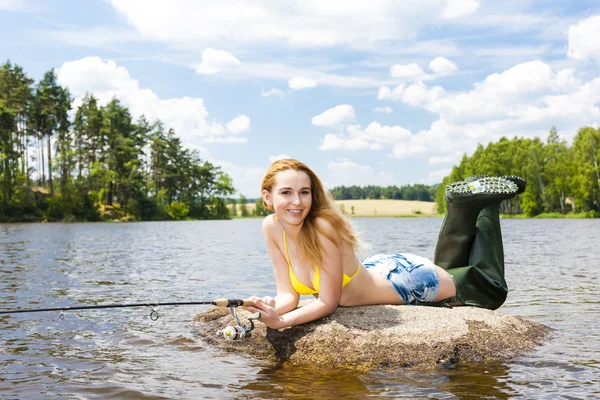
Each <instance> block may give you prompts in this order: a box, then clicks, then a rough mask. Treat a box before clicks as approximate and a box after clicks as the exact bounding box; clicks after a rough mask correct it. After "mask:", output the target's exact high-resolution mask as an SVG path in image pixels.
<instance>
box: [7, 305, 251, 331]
mask: <svg viewBox="0 0 600 400" xmlns="http://www.w3.org/2000/svg"><path fill="white" fill-rule="evenodd" d="M197 305H213V306H216V307H228V308H229V310H230V311H231V315H232V316H233V319H234V320H235V322H236V324H237V325H235V326H227V327H225V328H224V329H222V330H219V331H217V335H219V336H223V337H224V338H225V339H229V340H239V339H244V338H246V337H249V336H250V334H251V332H252V330H253V329H254V320H257V319H259V318H260V313H256V314H253V315H252V316H250V317H248V321H249V322H250V326H249V327H246V326H245V325H244V324H242V323H241V322H240V320H239V318H238V316H237V314H236V312H235V309H236V308H237V307H241V306H254V305H255V303H254V300H247V299H246V300H244V299H216V300H212V301H175V302H158V303H157V302H154V303H125V304H123V303H116V304H98V305H93V306H66V307H50V308H23V309H16V310H0V315H3V314H22V313H37V312H51V311H60V314H59V315H58V319H59V320H64V318H65V312H66V311H80V310H101V309H108V308H132V307H150V310H151V311H150V319H151V320H152V321H156V320H158V318H159V317H160V314H159V313H158V310H157V309H156V307H161V306H197Z"/></svg>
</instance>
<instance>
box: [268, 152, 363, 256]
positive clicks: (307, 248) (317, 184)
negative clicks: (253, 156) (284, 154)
mask: <svg viewBox="0 0 600 400" xmlns="http://www.w3.org/2000/svg"><path fill="white" fill-rule="evenodd" d="M287 170H294V171H302V172H305V173H306V174H307V175H308V176H309V178H310V182H311V196H312V206H311V208H310V211H309V213H308V215H307V216H306V219H305V220H304V223H303V224H302V228H301V229H300V235H299V237H298V250H299V251H300V252H301V253H302V254H305V255H306V257H307V258H308V259H309V260H310V261H311V262H312V263H314V264H316V265H322V263H321V261H322V256H321V249H320V248H319V244H318V241H317V234H318V233H320V234H321V235H323V236H325V237H326V238H327V239H329V240H331V241H332V242H333V243H334V244H335V245H336V246H337V247H338V248H339V249H340V250H341V251H343V243H348V244H350V245H351V246H352V248H353V249H356V248H357V247H358V245H359V242H358V238H357V236H356V234H355V233H354V230H353V229H352V226H351V225H350V223H349V222H348V220H347V219H346V218H345V217H344V216H343V215H342V213H341V212H340V210H339V209H338V207H337V205H336V204H335V202H334V200H333V197H332V196H331V193H330V192H329V191H328V190H325V188H324V187H323V183H322V182H321V180H320V179H319V177H318V176H317V175H316V174H315V173H314V172H313V171H312V170H311V169H310V168H309V167H308V166H307V165H306V164H304V163H302V162H300V161H298V160H294V159H283V160H277V161H275V162H274V163H273V164H271V166H270V167H269V169H268V170H267V172H266V174H265V176H264V177H263V180H262V183H261V185H260V188H261V193H262V191H263V190H266V191H267V192H269V193H271V191H272V190H273V186H274V185H275V176H276V175H277V173H278V172H282V171H287ZM263 206H264V207H265V208H267V209H269V210H271V211H273V208H272V206H270V205H269V204H267V203H265V200H264V198H263ZM317 218H323V219H324V220H326V221H327V222H329V223H330V224H331V226H332V227H333V229H334V231H335V232H337V233H338V234H339V236H340V238H341V240H342V243H339V241H338V240H337V239H336V238H335V237H334V236H333V235H331V234H330V233H328V232H324V231H323V230H322V229H320V228H319V226H318V225H317V224H316V220H317Z"/></svg>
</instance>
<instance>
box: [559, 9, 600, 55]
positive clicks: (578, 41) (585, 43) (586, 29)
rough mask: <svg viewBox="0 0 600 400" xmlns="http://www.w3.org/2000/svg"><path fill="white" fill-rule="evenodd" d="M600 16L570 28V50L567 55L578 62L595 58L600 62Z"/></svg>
mask: <svg viewBox="0 0 600 400" xmlns="http://www.w3.org/2000/svg"><path fill="white" fill-rule="evenodd" d="M598 38H600V15H596V16H593V17H590V18H587V19H584V20H583V21H581V22H579V23H578V24H576V25H572V26H570V27H569V50H568V52H567V55H568V56H569V57H571V58H574V59H576V60H585V59H587V58H593V59H595V60H596V61H600V40H598Z"/></svg>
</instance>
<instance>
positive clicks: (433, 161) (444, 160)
mask: <svg viewBox="0 0 600 400" xmlns="http://www.w3.org/2000/svg"><path fill="white" fill-rule="evenodd" d="M456 161H457V159H456V157H455V156H442V157H431V158H430V159H429V165H437V164H450V163H454V162H456ZM458 161H460V159H459V160H458Z"/></svg>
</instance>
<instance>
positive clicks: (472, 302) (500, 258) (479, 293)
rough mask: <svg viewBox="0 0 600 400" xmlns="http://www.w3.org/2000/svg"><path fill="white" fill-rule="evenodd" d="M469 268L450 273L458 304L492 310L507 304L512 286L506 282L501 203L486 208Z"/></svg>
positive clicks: (474, 242) (478, 224) (480, 217)
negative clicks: (509, 286) (509, 289)
mask: <svg viewBox="0 0 600 400" xmlns="http://www.w3.org/2000/svg"><path fill="white" fill-rule="evenodd" d="M465 265H466V266H463V267H456V268H451V269H448V270H447V271H448V273H449V274H450V275H451V276H452V278H453V279H454V283H455V285H456V301H458V302H460V303H463V304H465V305H468V306H475V307H482V308H488V309H490V310H495V309H497V308H498V307H500V306H501V305H502V304H504V301H505V300H506V296H507V294H508V286H507V284H506V280H505V279H504V246H503V244H502V230H501V227H500V204H499V203H496V204H492V205H489V206H486V207H484V208H483V209H482V210H481V212H480V213H479V216H478V218H477V222H476V228H475V235H474V238H473V241H472V246H471V251H470V254H469V260H468V261H467V262H466V263H465Z"/></svg>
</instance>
